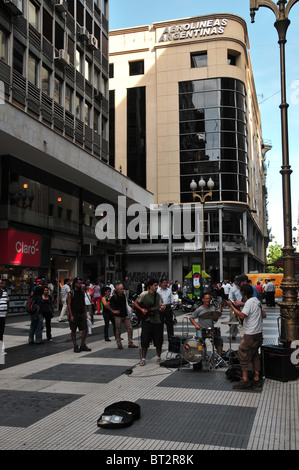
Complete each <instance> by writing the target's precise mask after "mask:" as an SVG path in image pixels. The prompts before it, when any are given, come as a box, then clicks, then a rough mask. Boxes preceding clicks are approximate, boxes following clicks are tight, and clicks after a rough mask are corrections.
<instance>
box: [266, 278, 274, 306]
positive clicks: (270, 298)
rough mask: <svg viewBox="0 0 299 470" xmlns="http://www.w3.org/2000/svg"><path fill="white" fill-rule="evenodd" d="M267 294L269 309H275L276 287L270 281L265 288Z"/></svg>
mask: <svg viewBox="0 0 299 470" xmlns="http://www.w3.org/2000/svg"><path fill="white" fill-rule="evenodd" d="M264 292H265V294H266V303H267V305H268V307H275V285H274V284H273V282H271V281H270V279H268V282H267V284H266V285H265V287H264Z"/></svg>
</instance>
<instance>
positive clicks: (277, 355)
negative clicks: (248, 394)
mask: <svg viewBox="0 0 299 470" xmlns="http://www.w3.org/2000/svg"><path fill="white" fill-rule="evenodd" d="M261 352H262V364H263V374H264V376H265V377H266V378H268V379H273V380H279V381H280V382H288V381H289V380H296V379H297V376H298V374H297V370H296V367H295V364H292V362H291V354H292V352H293V349H289V348H283V347H281V346H277V345H267V346H262V348H261Z"/></svg>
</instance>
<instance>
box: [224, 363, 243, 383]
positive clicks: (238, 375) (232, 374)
mask: <svg viewBox="0 0 299 470" xmlns="http://www.w3.org/2000/svg"><path fill="white" fill-rule="evenodd" d="M225 375H226V378H227V379H228V380H229V381H230V382H239V381H240V380H241V379H242V370H241V366H239V365H235V366H232V367H229V368H228V369H227V371H226V372H225Z"/></svg>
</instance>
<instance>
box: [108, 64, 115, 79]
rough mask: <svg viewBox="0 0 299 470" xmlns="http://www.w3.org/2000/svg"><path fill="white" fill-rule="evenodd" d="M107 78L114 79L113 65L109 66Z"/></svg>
mask: <svg viewBox="0 0 299 470" xmlns="http://www.w3.org/2000/svg"><path fill="white" fill-rule="evenodd" d="M109 78H114V64H109Z"/></svg>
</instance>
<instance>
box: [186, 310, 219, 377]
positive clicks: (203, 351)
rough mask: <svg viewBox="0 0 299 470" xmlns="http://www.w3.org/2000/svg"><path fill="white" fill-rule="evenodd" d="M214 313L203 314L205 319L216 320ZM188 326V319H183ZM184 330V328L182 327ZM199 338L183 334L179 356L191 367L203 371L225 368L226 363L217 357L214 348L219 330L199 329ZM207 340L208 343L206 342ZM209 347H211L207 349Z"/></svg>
mask: <svg viewBox="0 0 299 470" xmlns="http://www.w3.org/2000/svg"><path fill="white" fill-rule="evenodd" d="M214 317H215V314H214V313H208V314H205V319H213V320H215V319H216V320H217V319H218V317H219V314H218V317H217V318H214ZM184 320H185V321H187V325H189V318H188V317H185V318H184V319H183V325H184ZM183 329H184V327H183ZM200 332H201V337H198V336H192V337H190V336H189V332H188V326H187V333H185V334H184V333H183V335H182V339H181V346H180V356H181V357H182V359H184V360H185V361H186V362H188V363H189V364H191V365H193V366H200V367H201V368H202V369H203V370H211V369H215V368H217V367H221V366H227V362H226V361H225V360H224V359H223V358H222V357H221V356H219V354H218V353H217V351H216V348H215V337H217V336H220V328H201V329H200ZM207 340H209V341H207ZM209 345H210V346H211V347H209Z"/></svg>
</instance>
